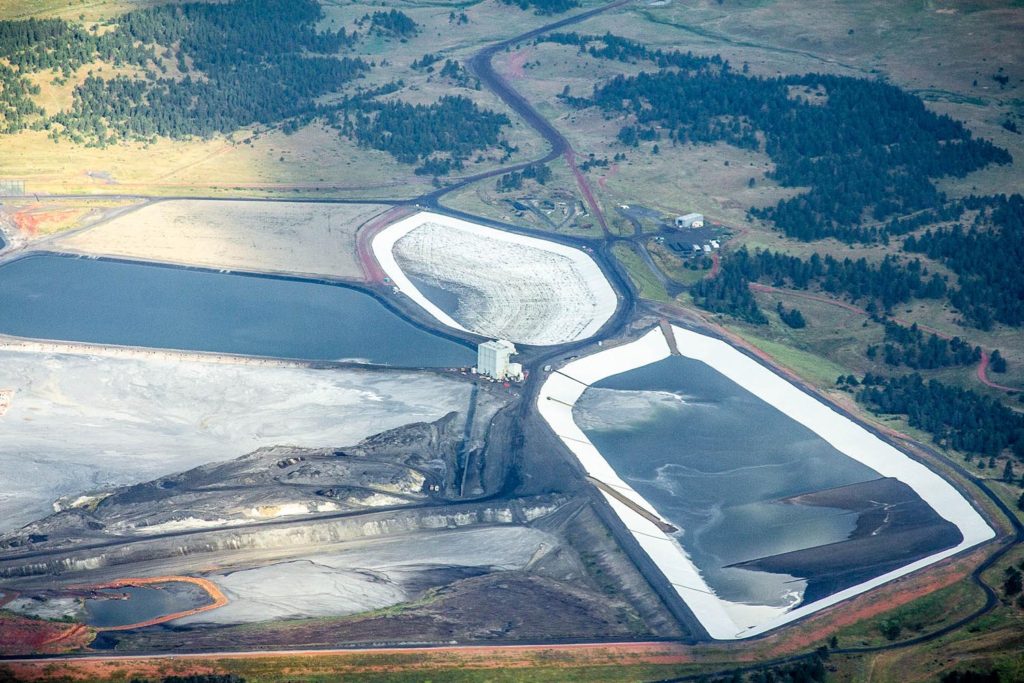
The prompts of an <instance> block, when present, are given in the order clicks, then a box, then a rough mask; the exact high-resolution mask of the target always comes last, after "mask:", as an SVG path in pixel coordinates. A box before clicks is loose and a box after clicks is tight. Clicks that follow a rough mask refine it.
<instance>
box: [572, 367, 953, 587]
mask: <svg viewBox="0 0 1024 683" xmlns="http://www.w3.org/2000/svg"><path fill="white" fill-rule="evenodd" d="M574 419H575V420H576V423H577V424H578V425H579V426H580V428H581V429H582V430H583V431H584V433H585V434H586V435H587V438H588V439H589V440H590V441H591V442H592V443H593V444H594V446H596V447H597V449H598V450H599V451H600V452H601V455H602V456H603V457H604V459H605V460H606V461H607V462H608V463H609V464H610V465H611V466H612V467H613V469H615V471H616V473H617V474H618V475H619V476H620V477H621V478H622V479H623V480H625V481H626V482H627V483H628V484H629V485H630V486H631V487H633V488H634V489H635V490H636V491H637V492H638V493H639V494H640V495H641V496H643V498H644V499H646V500H647V501H648V502H650V503H651V505H653V506H654V508H655V509H656V510H657V511H658V513H659V514H660V515H661V516H663V517H664V518H665V519H666V520H668V521H669V522H671V523H672V524H673V525H675V526H677V527H679V528H680V531H679V532H678V533H677V534H676V535H675V536H676V539H677V540H678V541H679V542H680V544H681V545H682V547H683V548H684V550H685V551H686V552H687V554H688V555H689V556H690V558H691V559H692V561H693V563H694V564H695V565H696V566H697V568H698V569H699V570H700V572H701V574H702V575H703V576H704V578H705V581H706V582H707V583H708V585H709V586H710V587H711V588H712V589H713V590H714V591H715V593H716V594H717V595H718V596H719V597H720V598H722V599H725V600H729V601H733V602H740V603H746V604H759V605H770V606H776V607H784V606H794V605H796V604H801V603H807V602H811V601H813V600H816V599H818V598H820V597H823V596H824V595H828V594H830V593H833V592H836V591H838V590H841V589H843V588H846V587H848V586H852V585H855V584H857V583H859V582H861V581H863V580H866V579H867V578H871V577H874V576H879V575H881V574H883V573H885V572H886V571H889V570H891V569H894V568H895V567H898V566H900V565H902V564H906V563H907V562H909V561H912V560H914V559H918V558H920V557H925V556H927V555H929V554H931V553H934V552H937V551H939V550H942V549H945V548H949V547H952V546H955V545H956V544H958V543H959V542H960V540H961V535H960V533H959V531H958V530H957V528H956V527H955V526H954V525H953V524H951V523H949V522H947V521H945V520H943V519H942V518H941V517H939V516H938V515H937V514H936V513H935V512H934V511H933V510H932V509H931V508H930V507H929V506H928V505H927V504H925V503H924V502H923V501H922V500H921V499H920V498H919V497H918V496H917V494H916V493H914V492H913V490H911V489H910V488H909V487H907V486H905V485H903V484H901V483H900V482H898V481H896V480H894V479H888V478H882V477H880V475H879V474H878V473H877V472H875V471H874V470H873V469H871V468H869V467H867V466H866V465H863V464H861V463H859V462H857V461H856V460H854V459H852V458H850V457H848V456H846V455H845V454H843V453H842V452H840V451H838V450H837V449H835V448H834V447H833V446H831V445H830V444H829V443H828V442H827V441H825V440H824V439H822V438H821V437H820V436H818V435H817V434H815V433H814V432H812V431H811V430H810V429H808V428H807V427H805V426H803V425H801V424H800V423H798V422H796V421H795V420H793V419H792V418H790V417H789V416H787V415H785V414H784V413H783V412H781V411H780V410H778V409H776V408H775V407H773V406H772V405H770V404H768V403H766V402H765V401H763V400H761V399H759V398H757V397H756V396H754V395H753V394H751V393H750V392H749V391H747V390H746V389H744V388H742V387H740V386H739V385H738V384H736V383H734V382H732V381H731V380H729V379H728V378H726V377H725V376H723V375H722V374H720V373H719V372H717V371H716V370H714V369H713V368H711V367H709V366H708V365H706V364H704V363H702V362H700V361H697V360H693V359H689V358H684V357H670V358H666V359H664V360H661V361H659V362H656V363H652V364H649V365H646V366H643V367H641V368H638V369H635V370H631V371H628V372H624V373H622V374H619V375H613V376H611V377H608V378H606V379H604V380H601V381H599V382H597V383H595V384H594V385H593V386H592V387H591V388H589V389H587V391H586V392H585V393H584V394H583V396H582V397H581V398H580V400H579V401H578V402H577V404H576V407H575V410H574Z"/></svg>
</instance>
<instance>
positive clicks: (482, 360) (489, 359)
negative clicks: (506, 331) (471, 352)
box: [476, 339, 522, 379]
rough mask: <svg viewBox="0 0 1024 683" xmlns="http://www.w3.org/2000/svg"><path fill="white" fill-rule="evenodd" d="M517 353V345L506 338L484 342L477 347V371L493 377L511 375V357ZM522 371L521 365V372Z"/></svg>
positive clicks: (503, 377)
mask: <svg viewBox="0 0 1024 683" xmlns="http://www.w3.org/2000/svg"><path fill="white" fill-rule="evenodd" d="M515 354H516V347H515V345H514V344H512V342H510V341H507V340H505V339H497V340H495V341H488V342H484V343H483V344H481V345H480V346H478V347H477V349H476V371H477V372H478V373H479V374H481V375H487V376H488V377H490V378H492V379H505V378H506V377H508V376H509V375H510V372H509V370H510V369H511V368H510V367H509V366H510V365H511V364H510V363H509V360H508V359H509V357H510V356H514V355H515ZM521 373H522V369H521V367H520V370H519V374H521Z"/></svg>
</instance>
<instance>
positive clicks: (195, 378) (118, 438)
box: [0, 350, 470, 531]
mask: <svg viewBox="0 0 1024 683" xmlns="http://www.w3.org/2000/svg"><path fill="white" fill-rule="evenodd" d="M0 388H4V389H9V390H10V391H11V399H10V407H9V408H8V410H7V412H6V413H5V414H4V415H3V416H2V417H0V432H2V433H3V438H2V439H0V468H2V470H3V471H4V476H3V478H2V483H0V531H6V530H9V529H13V528H16V527H18V526H20V525H22V524H25V523H27V522H30V521H32V520H33V519H36V518H39V517H43V516H45V515H47V514H49V513H51V512H53V508H52V507H51V505H52V503H53V502H54V501H55V500H57V499H58V498H60V497H62V496H72V499H71V500H67V501H65V504H66V505H71V504H75V503H76V499H79V498H80V500H78V502H77V504H79V505H90V504H95V503H96V502H98V500H97V499H91V498H90V496H88V495H83V494H87V493H90V492H98V491H104V490H108V489H109V488H110V487H112V486H120V485H126V484H134V483H139V482H143V481H148V480H150V479H154V478H156V477H159V476H163V475H168V474H171V473H174V472H179V471H182V470H185V469H188V468H190V467H195V466H198V465H201V464H204V463H210V462H217V461H225V460H229V459H232V458H237V457H238V456H240V455H243V454H245V453H247V452H250V451H253V450H255V449H257V448H260V447H265V446H274V445H293V446H305V447H321V446H325V445H334V444H348V443H355V442H357V441H359V440H360V439H362V438H365V437H367V436H370V435H372V434H376V433H378V432H380V431H382V430H384V429H393V428H396V427H400V426H402V425H405V424H408V423H409V422H414V421H427V422H429V421H433V420H437V419H439V418H441V417H442V416H444V415H445V414H446V413H448V412H449V411H453V410H454V411H465V410H466V406H467V405H468V402H469V395H470V388H469V387H468V386H467V385H465V384H462V383H459V382H456V381H454V380H449V379H445V378H442V377H440V376H438V375H435V374H432V373H417V372H403V371H394V372H388V373H381V372H375V371H370V370H359V369H345V370H339V369H330V370H317V369H311V368H301V367H274V366H252V365H228V364H222V363H205V362H196V361H186V360H182V359H179V358H175V357H173V356H172V357H169V358H167V359H161V358H152V359H134V358H102V357H95V356H83V355H64V354H57V353H33V352H19V351H2V350H0Z"/></svg>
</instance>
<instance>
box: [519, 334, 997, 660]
mask: <svg viewBox="0 0 1024 683" xmlns="http://www.w3.org/2000/svg"><path fill="white" fill-rule="evenodd" d="M672 329H673V332H674V333H675V338H676V344H677V346H678V348H679V352H680V353H681V354H682V355H683V356H686V357H687V358H692V359H694V360H699V361H701V362H703V363H706V364H707V365H709V366H710V367H712V368H713V369H715V370H717V371H718V372H720V373H722V374H723V375H724V376H726V377H728V378H729V379H730V380H732V381H733V382H736V383H737V384H739V385H740V386H741V387H743V388H744V389H746V390H747V391H749V392H750V393H752V394H754V395H755V396H757V397H758V398H760V399H761V400H763V401H765V402H767V403H768V404H770V405H772V406H774V407H775V408H777V409H779V410H780V411H782V412H783V413H785V414H786V415H787V416H789V417H790V418H792V419H793V420H795V421H797V422H799V423H800V424H802V425H804V426H805V427H807V428H808V429H810V430H811V431H813V432H814V433H816V434H817V435H818V436H820V437H821V438H823V439H824V440H825V441H827V442H828V443H829V444H831V445H832V446H833V447H835V448H836V449H837V450H839V451H840V452H842V453H844V454H845V455H847V456H848V457H850V458H853V459H854V460H856V461H858V462H860V463H862V464H864V465H866V466H868V467H870V468H872V469H873V470H875V471H876V472H878V474H879V475H880V476H882V477H893V478H895V479H898V480H899V481H901V482H903V483H904V484H906V485H908V486H909V487H911V488H912V489H913V490H914V491H915V492H916V493H917V495H919V496H920V497H921V499H922V500H923V501H924V502H925V503H927V504H928V505H929V506H931V507H932V509H934V510H935V511H936V512H937V513H938V514H939V515H940V516H941V517H943V518H944V519H946V520H948V521H949V522H951V523H953V524H955V525H956V526H957V528H958V529H959V530H960V533H961V534H962V535H963V541H962V542H961V543H960V544H959V545H957V546H955V547H953V548H949V549H946V550H942V551H940V552H938V553H935V554H933V555H930V556H928V557H925V558H923V559H920V560H917V561H916V562H912V563H910V564H907V565H905V566H903V567H900V568H899V569H896V570H893V571H891V572H887V573H885V574H882V575H880V576H877V577H875V578H873V579H870V580H869V581H865V582H863V583H860V584H857V585H856V586H851V587H850V588H846V589H844V590H842V591H839V592H837V593H833V594H832V595H829V596H828V597H825V598H822V599H821V600H817V601H815V602H812V603H809V604H807V605H803V606H801V607H797V608H794V609H790V608H786V607H769V606H764V605H748V604H741V603H736V602H730V601H727V600H723V599H721V598H719V597H718V596H717V595H715V593H714V590H713V589H712V588H711V587H710V586H708V585H707V583H705V581H704V578H703V577H702V576H701V573H700V570H699V569H698V568H697V567H696V566H695V565H694V564H693V562H692V561H691V559H690V557H689V556H688V555H687V553H686V551H685V550H684V549H683V548H682V546H680V545H679V543H678V542H677V541H676V540H675V539H674V538H672V537H671V536H669V535H667V534H666V533H664V532H663V531H661V530H660V529H658V527H657V526H655V525H654V524H653V523H652V522H651V521H649V520H648V519H646V518H645V517H644V516H643V515H640V514H639V513H637V512H636V511H634V510H632V509H630V508H629V507H628V506H626V505H625V504H623V503H622V502H620V501H618V500H616V499H615V498H614V497H612V496H610V495H608V494H607V493H604V492H602V493H603V495H604V496H605V498H606V499H607V500H608V502H609V504H610V505H611V507H612V509H613V510H614V511H615V513H616V514H617V515H618V516H619V518H620V519H621V520H622V522H623V523H624V524H625V526H626V528H627V529H628V530H629V531H630V532H631V533H632V534H633V536H634V537H635V538H636V541H637V542H638V543H639V545H640V547H641V548H643V550H644V552H646V553H647V554H648V555H649V556H650V557H651V559H652V560H653V561H654V563H655V564H656V565H657V566H658V568H659V569H660V570H661V572H662V573H663V574H664V575H665V578H666V579H667V580H668V581H669V583H671V584H672V586H673V587H675V589H676V592H677V593H678V594H679V596H680V597H681V598H682V599H683V601H684V602H685V603H686V605H687V606H688V607H689V608H690V610H691V611H692V612H693V614H694V615H695V616H696V617H697V619H698V620H699V621H700V623H701V624H702V625H703V626H704V628H705V629H706V630H707V632H708V635H710V636H711V637H712V638H714V639H716V640H736V639H741V638H749V637H751V636H755V635H758V634H761V633H765V632H766V631H770V630H771V629H774V628H778V627H779V626H782V625H783V624H787V623H789V622H792V621H795V620H797V619H800V618H802V617H805V616H807V615H809V614H812V613H813V612H816V611H818V610H820V609H823V608H825V607H828V606H830V605H834V604H836V603H838V602H841V601H843V600H846V599H847V598H851V597H853V596H855V595H858V594H860V593H863V592H865V591H867V590H869V589H871V588H874V587H876V586H880V585H882V584H884V583H886V582H888V581H892V580H893V579H895V578H898V577H900V576H904V575H906V574H909V573H911V572H914V571H917V570H918V569H921V568H923V567H926V566H928V565H930V564H933V563H935V562H938V561H939V560H942V559H944V558H946V557H950V556H952V555H955V554H957V553H959V552H961V551H963V550H965V549H967V548H970V547H973V546H975V545H978V544H980V543H983V542H984V541H987V540H988V539H990V538H992V537H993V536H994V535H995V532H994V531H993V530H992V529H991V528H990V527H989V526H988V524H986V523H985V521H984V519H982V517H981V515H979V514H978V512H977V511H976V510H975V509H974V508H973V507H972V506H971V504H970V503H968V502H967V500H965V499H964V497H963V496H961V495H960V494H959V493H958V492H957V491H956V489H954V488H953V486H952V485H950V484H949V482H947V481H946V480H945V479H943V478H942V477H940V476H939V475H938V474H936V473H934V472H932V471H931V470H929V469H928V468H927V467H925V466H924V465H922V464H920V463H918V462H917V461H915V460H913V459H911V458H910V457H908V456H907V455H905V454H904V453H902V452H900V451H899V450H897V449H896V448H894V447H893V446H891V445H889V444H888V443H886V442H885V441H883V440H882V439H880V438H878V437H877V436H875V435H874V434H872V433H871V432H869V431H868V430H867V429H865V428H863V427H861V426H860V425H858V424H856V423H855V422H853V421H852V420H850V419H848V418H847V417H845V416H843V415H841V414H840V413H838V412H836V411H835V410H833V409H832V408H830V407H829V406H827V405H826V404H824V403H822V402H821V401H819V400H817V399H815V398H814V397H812V396H810V395H808V394H806V393H804V392H803V391H801V390H800V389H799V388H797V387H796V386H794V385H793V384H791V383H790V382H788V381H786V380H785V379H783V378H782V377H780V376H779V375H777V374H775V373H774V372H772V371H771V370H769V369H768V368H766V367H764V366H763V365H761V364H760V363H758V362H757V361H755V360H753V359H752V358H749V357H748V356H746V355H744V354H743V353H741V352H739V351H738V350H736V349H734V348H733V347H732V346H730V345H729V344H726V343H725V342H723V341H719V340H717V339H713V338H711V337H708V336H705V335H702V334H698V333H696V332H691V331H689V330H684V329H682V328H679V327H673V328H672ZM669 355H670V350H669V347H668V343H667V342H666V341H665V337H664V335H663V334H662V332H661V330H660V329H658V328H655V329H653V330H651V331H650V332H648V333H647V334H645V335H644V336H643V337H641V338H640V339H638V340H636V341H634V342H631V343H629V344H624V345H622V346H619V347H615V348H612V349H607V350H605V351H601V352H600V353H597V354H594V355H591V356H587V357H586V358H581V359H579V360H576V361H574V362H572V363H569V364H568V365H566V366H565V367H564V368H562V369H561V370H560V371H558V372H554V373H552V374H551V376H550V377H549V378H548V379H547V381H546V382H545V383H544V385H543V386H542V387H541V390H540V395H539V397H538V399H537V405H538V410H539V412H540V414H541V415H542V416H543V417H544V419H545V420H546V421H547V422H548V424H549V425H550V426H551V428H552V429H553V430H554V431H555V433H556V434H557V435H558V436H559V437H560V438H561V439H562V442H563V443H564V444H565V445H566V447H567V448H569V450H571V451H572V452H573V454H574V455H575V456H576V458H577V459H578V460H579V462H580V464H581V465H582V466H583V468H584V469H585V470H586V471H587V473H588V474H589V475H590V476H592V477H594V478H595V479H598V480H600V481H601V482H603V483H605V484H607V485H608V486H611V487H614V488H615V489H617V490H618V491H619V492H620V493H621V494H622V496H623V497H624V498H627V499H629V500H630V501H632V502H633V503H635V504H636V505H638V506H639V507H642V508H644V509H647V510H650V511H654V508H653V507H652V506H651V504H650V503H648V502H647V501H646V500H644V498H643V497H642V496H640V494H638V493H637V492H636V491H634V490H633V489H632V488H631V487H630V486H629V485H628V484H626V483H625V482H624V481H622V479H621V478H620V477H619V476H618V475H617V474H616V473H615V471H614V470H613V469H612V467H611V466H610V465H609V464H608V463H607V462H606V461H605V459H604V458H603V457H602V456H601V453H600V452H599V451H598V450H597V449H596V448H595V447H594V445H593V444H591V443H590V441H589V440H588V439H587V437H586V435H585V434H584V433H583V431H582V430H581V429H580V428H579V427H578V426H577V425H576V422H575V421H574V420H573V415H572V407H573V405H574V404H575V403H576V401H577V399H579V397H580V396H581V395H582V394H583V392H584V391H585V390H586V388H587V386H588V385H591V384H594V383H595V382H598V381H600V380H602V379H604V378H606V377H611V376H612V375H618V374H621V373H623V372H627V371H629V370H633V369H635V368H638V367H641V366H644V365H648V364H650V363H655V362H657V361H659V360H662V359H664V358H667V357H668V356H669ZM667 521H671V520H667Z"/></svg>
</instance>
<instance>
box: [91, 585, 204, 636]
mask: <svg viewBox="0 0 1024 683" xmlns="http://www.w3.org/2000/svg"><path fill="white" fill-rule="evenodd" d="M98 592H99V594H100V595H101V596H102V597H97V598H89V599H87V600H86V601H85V615H86V616H85V623H87V624H88V625H89V626H98V627H105V628H109V627H111V626H125V625H127V624H137V623H139V622H143V621H148V620H150V619H156V618H157V617H162V616H166V615H168V614H174V613H175V612H183V611H185V610H189V609H195V608H197V607H202V606H203V605H208V604H210V603H211V602H212V600H211V598H210V596H209V595H208V594H207V592H206V591H204V590H203V589H202V588H200V587H199V586H196V585H194V584H191V583H185V582H183V581H173V582H168V583H160V584H153V585H148V586H125V587H123V588H107V589H103V590H101V591H98Z"/></svg>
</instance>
